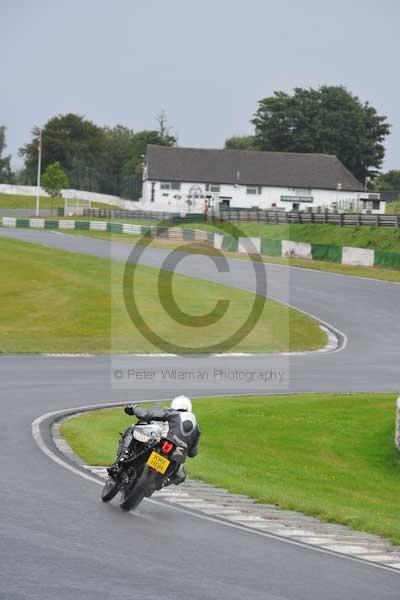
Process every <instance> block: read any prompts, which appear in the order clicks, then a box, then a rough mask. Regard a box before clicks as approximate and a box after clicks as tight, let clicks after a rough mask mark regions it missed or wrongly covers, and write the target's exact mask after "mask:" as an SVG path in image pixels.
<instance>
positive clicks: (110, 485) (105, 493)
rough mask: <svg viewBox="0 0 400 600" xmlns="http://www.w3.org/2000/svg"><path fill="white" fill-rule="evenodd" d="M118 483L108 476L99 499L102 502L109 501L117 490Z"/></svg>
mask: <svg viewBox="0 0 400 600" xmlns="http://www.w3.org/2000/svg"><path fill="white" fill-rule="evenodd" d="M119 487H120V485H119V483H118V482H117V481H115V479H113V478H112V477H108V479H107V481H106V483H105V484H104V487H103V489H102V491H101V499H102V500H103V502H110V500H112V499H113V498H114V496H116V495H117V494H118V492H119Z"/></svg>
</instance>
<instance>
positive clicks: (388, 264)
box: [374, 250, 400, 269]
mask: <svg viewBox="0 0 400 600" xmlns="http://www.w3.org/2000/svg"><path fill="white" fill-rule="evenodd" d="M374 267H384V268H385V269H400V253H399V252H385V250H375V258H374Z"/></svg>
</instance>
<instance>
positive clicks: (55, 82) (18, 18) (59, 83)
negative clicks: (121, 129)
mask: <svg viewBox="0 0 400 600" xmlns="http://www.w3.org/2000/svg"><path fill="white" fill-rule="evenodd" d="M399 17H400V3H399V2H398V0H380V2H376V1H372V0H355V1H354V2H350V1H349V0H336V1H335V2H327V1H323V0H301V1H299V0H279V2H276V1H271V0H245V1H242V0H200V1H199V0H196V1H195V0H144V1H142V2H138V1H137V0H114V1H110V0H108V1H105V0H79V1H78V0H68V1H67V0H0V49H1V57H2V61H1V62H2V67H1V83H0V86H1V90H0V125H1V124H4V125H6V126H7V141H8V152H10V153H11V154H12V155H13V160H14V165H15V164H16V161H19V159H18V158H17V150H18V148H19V147H20V146H21V145H22V144H24V143H25V142H27V141H29V139H30V131H31V129H32V127H33V125H43V124H44V123H45V122H46V121H47V120H48V119H49V118H50V117H52V116H54V115H56V114H60V113H66V112H75V113H79V114H81V115H84V116H86V117H87V118H88V119H91V120H92V121H94V122H95V123H97V124H99V125H105V124H107V125H115V124H117V123H122V124H124V125H127V126H128V127H131V128H132V129H134V130H140V129H152V128H155V125H156V123H155V116H156V115H157V114H158V113H159V112H160V110H161V109H164V110H165V111H166V113H167V116H168V120H169V123H170V124H171V126H172V128H173V130H174V131H175V132H176V133H177V134H178V136H179V144H180V145H181V146H199V147H209V148H213V147H217V148H218V147H222V146H223V144H224V141H225V139H226V138H227V137H230V136H231V135H234V134H246V133H251V132H252V126H251V125H250V123H249V120H250V118H251V116H252V115H253V114H254V112H255V110H256V108H257V101H258V100H259V99H261V98H264V97H266V96H269V95H271V94H272V93H273V91H274V90H285V91H290V90H292V89H293V88H294V87H296V86H302V87H309V86H319V85H321V84H330V85H336V84H343V85H345V86H346V87H347V88H348V89H349V90H351V91H352V92H353V93H354V94H356V95H358V96H359V97H360V99H361V100H363V101H365V100H369V101H370V103H371V104H372V105H373V106H374V107H375V108H376V109H377V110H378V112H379V113H380V114H384V115H387V116H388V119H389V122H390V123H391V124H392V125H393V128H392V134H391V136H390V137H389V138H388V140H387V144H386V147H387V153H386V160H385V164H384V168H385V169H389V168H396V167H397V168H400V157H399V153H400V128H399V125H398V124H399V120H400V102H399V95H400V94H399V92H400V89H399V88H400V83H399V70H398V63H399V55H400V52H399V49H400V42H399V40H400V33H399Z"/></svg>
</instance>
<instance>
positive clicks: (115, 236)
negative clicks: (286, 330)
mask: <svg viewBox="0 0 400 600" xmlns="http://www.w3.org/2000/svg"><path fill="white" fill-rule="evenodd" d="M66 233H68V235H84V236H87V237H91V238H95V239H101V240H107V241H114V242H123V243H125V244H132V245H135V244H137V243H141V239H142V237H141V236H139V235H131V234H126V233H110V232H107V231H84V230H79V231H78V230H77V231H72V230H71V231H68V232H66ZM187 243H188V242H187V241H186V242H179V241H176V240H173V239H171V240H168V239H162V238H155V239H153V240H152V242H151V247H154V248H167V249H170V250H172V249H177V250H179V248H180V247H181V249H182V252H184V251H185V246H184V245H183V246H182V244H187ZM189 243H190V242H189ZM192 251H193V250H192ZM197 253H199V254H217V253H218V254H219V253H220V251H218V252H215V251H214V249H213V247H212V246H209V245H207V244H204V248H203V249H202V250H201V249H200V247H199V249H198V250H197ZM223 254H224V255H225V256H226V257H227V258H239V259H241V260H249V258H248V256H247V255H246V254H243V253H240V252H223ZM256 260H261V261H263V262H265V263H269V264H277V265H286V266H290V267H298V268H302V269H311V270H313V271H326V272H328V273H338V274H339V275H352V276H355V277H367V278H372V279H379V280H381V281H392V282H400V271H394V270H390V269H382V268H379V267H361V266H352V265H341V264H338V263H331V262H327V261H318V260H307V259H301V258H283V257H282V258H280V257H276V256H266V255H262V256H260V257H256Z"/></svg>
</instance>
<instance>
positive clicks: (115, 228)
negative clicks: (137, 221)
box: [107, 223, 122, 233]
mask: <svg viewBox="0 0 400 600" xmlns="http://www.w3.org/2000/svg"><path fill="white" fill-rule="evenodd" d="M107 231H111V233H122V223H107Z"/></svg>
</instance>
